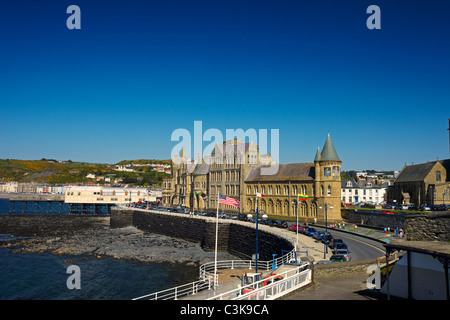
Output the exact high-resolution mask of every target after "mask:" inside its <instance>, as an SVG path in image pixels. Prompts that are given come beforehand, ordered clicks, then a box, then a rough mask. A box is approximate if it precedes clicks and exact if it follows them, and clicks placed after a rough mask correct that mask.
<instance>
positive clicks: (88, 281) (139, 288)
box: [0, 199, 198, 300]
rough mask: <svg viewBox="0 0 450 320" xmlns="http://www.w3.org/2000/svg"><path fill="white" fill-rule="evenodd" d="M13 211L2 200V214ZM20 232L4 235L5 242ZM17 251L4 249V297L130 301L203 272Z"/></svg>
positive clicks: (0, 286)
mask: <svg viewBox="0 0 450 320" xmlns="http://www.w3.org/2000/svg"><path fill="white" fill-rule="evenodd" d="M8 213H9V200H5V199H0V214H8ZM14 236H15V235H12V234H2V235H0V241H5V240H8V239H11V237H14ZM12 251H13V249H8V248H0V300H17V299H36V300H71V299H83V300H128V299H132V298H135V297H139V296H142V295H145V294H148V293H152V292H156V291H160V290H164V289H168V288H171V287H174V286H177V285H182V284H186V283H189V282H192V281H195V280H196V279H197V276H198V267H196V266H194V265H185V264H172V263H147V262H137V261H130V260H123V259H114V258H109V257H106V258H101V259H97V258H95V257H93V256H90V255H81V256H73V255H63V256H57V255H54V254H52V253H49V252H45V253H25V254H23V253H13V252H12ZM71 265H76V266H78V267H79V270H80V277H79V279H80V289H76V288H74V289H69V288H68V286H67V280H68V278H69V277H71V276H72V272H70V271H69V273H68V267H69V266H71ZM69 287H70V286H69Z"/></svg>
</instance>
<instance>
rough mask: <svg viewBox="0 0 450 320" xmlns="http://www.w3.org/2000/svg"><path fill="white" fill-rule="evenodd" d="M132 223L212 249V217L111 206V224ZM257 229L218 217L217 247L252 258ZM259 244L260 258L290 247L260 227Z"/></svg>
mask: <svg viewBox="0 0 450 320" xmlns="http://www.w3.org/2000/svg"><path fill="white" fill-rule="evenodd" d="M126 226H134V227H136V228H138V229H139V230H142V231H147V232H151V233H155V234H161V235H164V236H169V237H174V238H178V239H182V240H186V241H190V242H194V243H198V244H200V245H201V247H202V248H203V249H204V250H205V251H214V249H215V234H216V233H215V232H216V224H215V222H214V221H213V220H211V221H207V220H206V219H197V218H191V217H189V216H188V215H186V216H178V215H168V214H158V213H152V212H141V211H131V210H129V211H127V210H113V212H112V213H111V227H116V228H121V227H126ZM255 238H256V229H255V228H254V227H253V226H252V225H249V226H245V225H241V224H235V223H232V222H231V223H230V222H229V221H228V222H225V221H220V222H219V229H218V251H226V252H228V253H230V254H232V255H234V256H237V257H239V258H242V259H251V257H252V254H254V253H255V251H256V246H255ZM258 239H259V240H258V248H259V250H258V251H259V259H260V260H266V261H267V260H271V259H272V254H274V253H276V254H277V257H279V256H281V251H282V250H292V249H293V246H292V243H291V242H290V241H288V240H286V239H283V238H280V237H277V236H276V235H274V234H271V233H268V232H265V231H262V230H259V231H258Z"/></svg>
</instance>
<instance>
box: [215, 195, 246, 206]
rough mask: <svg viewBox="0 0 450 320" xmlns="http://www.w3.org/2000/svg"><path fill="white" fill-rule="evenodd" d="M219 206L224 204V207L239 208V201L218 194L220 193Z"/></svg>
mask: <svg viewBox="0 0 450 320" xmlns="http://www.w3.org/2000/svg"><path fill="white" fill-rule="evenodd" d="M219 204H226V205H229V206H233V207H236V208H240V207H241V203H240V202H239V201H237V200H236V199H234V198H231V197H228V196H224V195H223V194H220V193H219Z"/></svg>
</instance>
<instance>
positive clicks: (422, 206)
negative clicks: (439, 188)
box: [419, 204, 441, 211]
mask: <svg viewBox="0 0 450 320" xmlns="http://www.w3.org/2000/svg"><path fill="white" fill-rule="evenodd" d="M438 207H439V206H438ZM419 210H420V211H431V208H430V207H429V206H427V205H424V204H421V205H419ZM438 211H441V210H440V207H439V208H438Z"/></svg>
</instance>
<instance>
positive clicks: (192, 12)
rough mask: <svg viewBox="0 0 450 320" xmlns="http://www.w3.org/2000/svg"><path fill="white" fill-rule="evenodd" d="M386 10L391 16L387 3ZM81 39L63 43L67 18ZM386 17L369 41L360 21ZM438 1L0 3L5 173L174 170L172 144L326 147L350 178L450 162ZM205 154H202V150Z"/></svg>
mask: <svg viewBox="0 0 450 320" xmlns="http://www.w3.org/2000/svg"><path fill="white" fill-rule="evenodd" d="M393 2H395V3H393ZM71 4H75V5H78V6H79V7H80V9H81V30H69V29H68V28H67V27H66V20H67V18H68V17H69V14H67V13H66V9H67V7H68V6H69V5H71ZM371 4H376V5H378V6H379V7H380V8H381V29H380V30H369V29H368V28H367V27H366V20H367V18H368V17H369V14H367V13H366V9H367V7H368V6H369V5H371ZM449 9H450V5H449V3H448V1H447V2H445V1H440V2H438V1H434V0H432V1H424V0H421V1H378V0H375V1H372V0H371V1H364V0H343V1H331V0H330V1H324V0H317V1H312V0H311V1H300V0H298V1H294V0H289V1H288V0H281V1H274V0H271V1H268V0H253V1H247V0H239V1H238V0H226V1H225V0H215V1H210V0H184V1H181V0H164V1H162V0H159V1H155V0H150V1H137V0H129V1H96V0H91V1H81V0H73V1H61V0H59V1H56V0H55V1H23V0H2V1H1V2H0V43H1V47H0V70H1V72H0V111H1V114H0V158H3V159H4V158H14V159H40V158H43V157H45V158H55V159H59V160H67V159H72V160H74V161H87V162H104V163H116V162H118V161H121V160H124V159H141V158H145V159H153V158H156V159H168V158H170V153H171V150H172V148H173V147H174V146H175V145H176V144H177V142H172V141H171V140H170V137H171V134H172V132H173V131H174V130H175V129H178V128H185V129H188V130H189V131H191V132H193V126H194V121H202V123H203V130H207V129H209V128H216V129H219V130H221V131H222V132H223V134H224V135H225V130H226V129H238V128H242V129H244V130H247V129H250V128H254V129H256V130H258V129H268V130H270V129H279V130H280V131H279V132H280V162H282V163H290V162H309V161H312V160H313V159H314V155H315V152H316V149H317V147H320V148H322V146H323V144H324V142H325V139H326V137H327V134H328V132H330V134H331V138H332V140H333V143H334V145H335V147H336V150H337V152H338V154H339V156H340V158H341V160H342V161H343V165H342V169H343V170H351V169H354V170H363V169H375V170H400V169H401V168H402V167H403V165H404V163H405V162H407V163H411V162H414V163H420V162H426V161H433V160H435V159H436V157H439V158H440V159H444V158H448V157H449V138H448V131H447V130H446V129H447V128H448V118H450V112H449V110H450V108H449V104H450V77H449V74H450V72H449V71H450V63H449V57H450V37H449V36H450V25H449V22H448V21H449V20H448V14H449V12H450V10H449ZM208 143H209V142H205V143H204V145H203V147H206V146H207V144H208Z"/></svg>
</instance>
